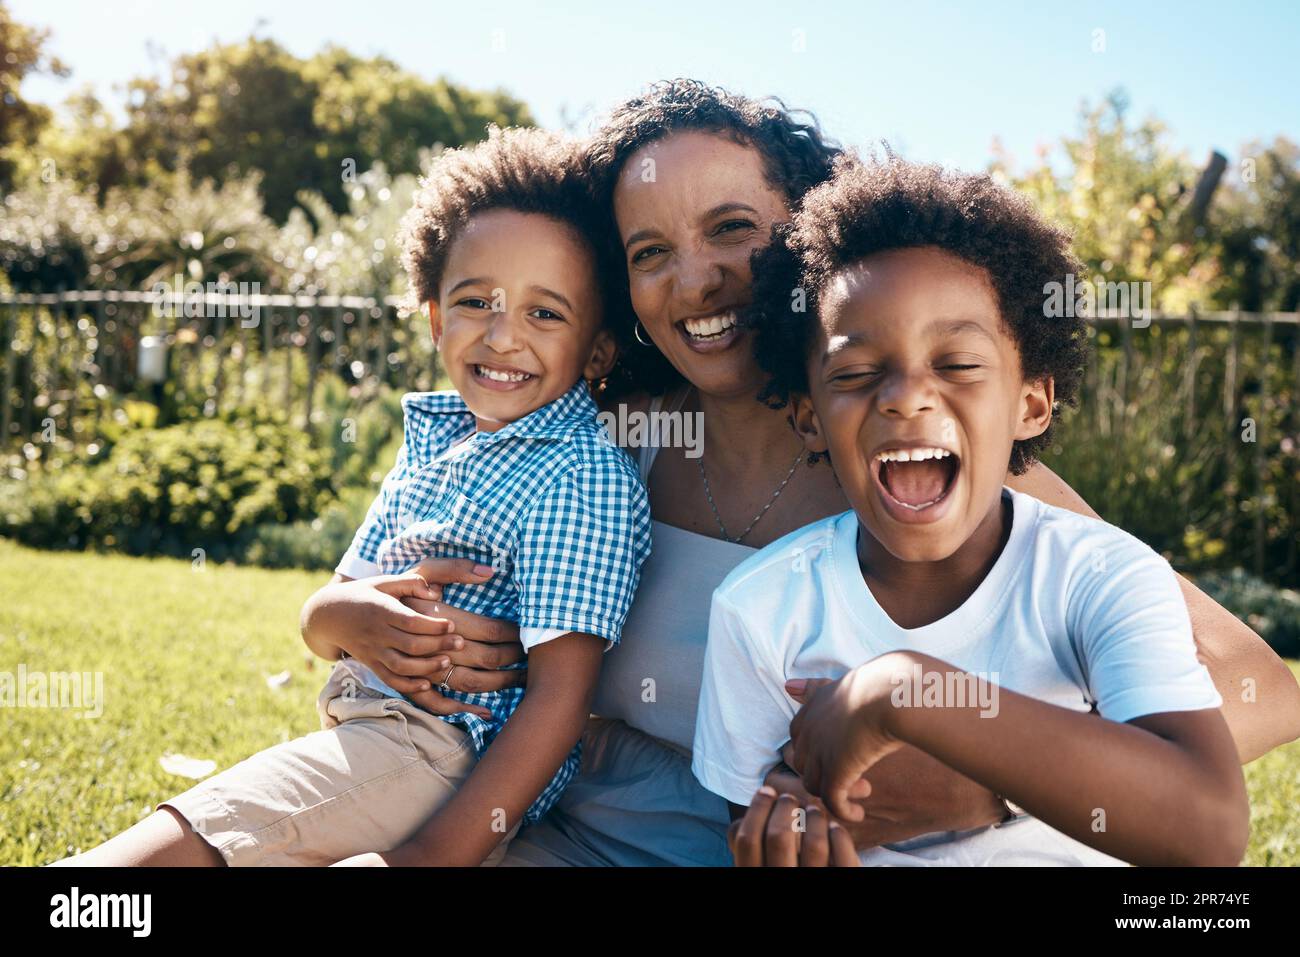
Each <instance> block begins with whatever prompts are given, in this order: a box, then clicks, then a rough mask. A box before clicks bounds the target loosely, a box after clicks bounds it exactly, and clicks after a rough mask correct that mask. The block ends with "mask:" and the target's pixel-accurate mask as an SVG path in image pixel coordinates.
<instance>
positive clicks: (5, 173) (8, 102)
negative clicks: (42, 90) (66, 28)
mask: <svg viewBox="0 0 1300 957" xmlns="http://www.w3.org/2000/svg"><path fill="white" fill-rule="evenodd" d="M49 37H50V33H49V31H48V30H35V29H32V28H31V27H25V26H23V25H22V24H21V23H18V22H16V21H15V20H14V19H13V17H12V16H10V14H9V10H8V9H7V8H6V7H5V5H4V4H3V3H0V103H3V109H0V190H3V191H5V192H8V190H9V189H10V188H11V187H12V186H13V181H14V180H13V177H14V172H15V167H16V159H17V155H19V154H21V153H22V152H23V151H24V148H25V147H28V146H30V145H31V144H33V143H35V142H36V138H37V136H39V135H40V132H41V130H42V129H44V128H45V126H46V125H47V124H48V123H49V121H50V110H49V108H48V107H45V106H41V105H40V104H38V103H29V102H28V101H26V100H24V99H23V97H22V91H21V87H22V83H23V78H24V77H26V76H28V75H29V74H32V73H49V74H52V75H54V76H67V75H68V72H69V71H68V68H67V67H66V66H65V65H64V64H63V63H62V62H60V61H59V59H58V58H57V57H53V56H50V55H49V54H48V53H46V52H45V44H46V42H47V41H48V40H49Z"/></svg>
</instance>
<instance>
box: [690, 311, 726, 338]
mask: <svg viewBox="0 0 1300 957" xmlns="http://www.w3.org/2000/svg"><path fill="white" fill-rule="evenodd" d="M682 325H683V326H684V327H685V328H686V333H687V335H689V336H690V337H691V338H692V339H698V340H700V341H703V342H708V341H709V340H710V339H721V338H722V337H723V336H724V335H726V333H727V332H728V331H730V330H731V329H732V328H734V327H735V325H736V314H735V313H734V312H723V313H719V314H718V315H716V316H705V317H704V318H702V319H683V320H682Z"/></svg>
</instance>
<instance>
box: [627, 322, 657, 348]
mask: <svg viewBox="0 0 1300 957" xmlns="http://www.w3.org/2000/svg"><path fill="white" fill-rule="evenodd" d="M642 328H643V327H642V325H641V320H640V319H638V320H637V321H636V322H635V323H633V324H632V335H633V336H635V337H636V341H637V342H639V343H641V345H643V346H648V347H649V348H651V349H653V348H654V345H655V344H654V343H653V342H646V341H645V340H644V339H642V338H641V329H642ZM646 335H649V333H646Z"/></svg>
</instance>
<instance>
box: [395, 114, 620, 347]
mask: <svg viewBox="0 0 1300 957" xmlns="http://www.w3.org/2000/svg"><path fill="white" fill-rule="evenodd" d="M494 209H508V210H514V211H516V212H520V213H537V214H539V215H542V216H547V217H549V218H550V219H553V220H555V221H557V222H560V223H564V224H565V225H567V226H569V227H571V228H572V230H573V231H574V233H575V234H576V235H577V236H578V237H579V238H581V239H582V240H583V242H585V243H586V245H587V246H588V247H589V248H590V250H591V252H592V254H593V256H594V257H595V260H596V262H595V265H596V275H597V277H598V282H599V283H600V285H601V289H600V293H601V301H602V302H603V303H604V305H605V321H606V323H608V324H611V325H612V324H613V323H612V322H611V319H612V317H611V315H610V313H611V309H612V307H613V306H614V305H615V304H616V303H617V302H619V301H621V300H618V299H617V298H616V291H615V290H614V289H611V288H610V286H609V278H610V277H611V276H617V274H618V272H619V271H620V270H622V269H623V268H624V266H623V259H622V256H621V255H619V254H618V253H617V243H616V240H615V237H614V236H612V235H610V234H609V232H608V229H609V228H610V219H609V215H608V213H607V211H606V210H605V208H604V207H603V206H602V205H601V204H600V201H599V200H597V198H596V196H595V194H594V192H593V190H592V183H591V178H590V175H589V172H588V169H587V165H586V153H585V145H584V144H583V143H581V142H579V141H577V140H573V139H569V138H566V137H563V136H559V135H557V134H555V133H550V132H547V131H546V130H540V129H531V128H511V129H504V130H503V129H500V128H499V127H496V126H489V127H488V128H487V138H486V139H484V140H482V141H481V142H479V143H476V144H475V145H473V146H466V147H462V148H460V149H454V150H448V151H446V152H444V153H442V154H441V155H439V156H438V157H437V158H436V159H435V160H434V161H433V163H432V165H431V166H430V167H429V171H428V173H427V174H426V175H425V176H424V177H422V178H421V180H420V185H419V188H418V189H417V190H416V193H415V197H414V202H413V203H412V205H411V208H410V210H408V211H407V213H406V215H405V217H404V218H403V219H402V226H401V233H400V237H399V243H400V245H401V249H402V265H403V267H405V269H406V274H407V278H408V280H409V292H408V294H407V297H406V300H405V302H404V304H403V305H404V308H405V309H406V310H408V311H414V310H416V309H418V308H419V306H420V304H421V303H424V302H428V301H429V300H431V299H433V300H436V299H437V298H438V290H439V286H440V284H441V282H442V273H443V270H444V269H445V268H446V265H447V255H448V253H449V252H450V250H451V244H452V243H453V242H454V241H455V239H456V236H457V235H458V234H459V233H460V231H461V230H462V229H464V228H465V225H466V224H467V223H468V222H469V220H470V219H471V218H472V217H473V216H475V215H477V214H479V213H484V212H487V211H489V210H494ZM624 285H625V284H624ZM623 296H624V298H626V293H625V292H624V293H623Z"/></svg>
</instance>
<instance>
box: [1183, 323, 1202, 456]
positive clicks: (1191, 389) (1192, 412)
mask: <svg viewBox="0 0 1300 957" xmlns="http://www.w3.org/2000/svg"><path fill="white" fill-rule="evenodd" d="M1199 361H1200V357H1199V356H1198V355H1197V354H1196V307H1195V306H1192V307H1191V308H1189V309H1188V310H1187V370H1186V374H1185V378H1184V380H1183V387H1184V388H1185V389H1186V390H1187V408H1186V410H1185V411H1184V412H1183V435H1185V436H1188V437H1189V438H1190V437H1191V436H1192V435H1194V434H1195V433H1196V366H1197V363H1198V362H1199Z"/></svg>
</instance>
